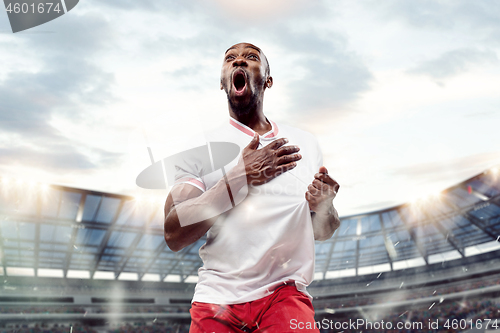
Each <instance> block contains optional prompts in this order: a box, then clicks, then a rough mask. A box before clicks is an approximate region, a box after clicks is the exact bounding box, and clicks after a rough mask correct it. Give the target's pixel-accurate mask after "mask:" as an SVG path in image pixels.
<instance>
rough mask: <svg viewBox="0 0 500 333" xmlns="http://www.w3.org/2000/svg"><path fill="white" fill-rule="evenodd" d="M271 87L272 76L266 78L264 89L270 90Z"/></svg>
mask: <svg viewBox="0 0 500 333" xmlns="http://www.w3.org/2000/svg"><path fill="white" fill-rule="evenodd" d="M272 86H273V78H272V76H268V77H267V79H266V88H271V87H272Z"/></svg>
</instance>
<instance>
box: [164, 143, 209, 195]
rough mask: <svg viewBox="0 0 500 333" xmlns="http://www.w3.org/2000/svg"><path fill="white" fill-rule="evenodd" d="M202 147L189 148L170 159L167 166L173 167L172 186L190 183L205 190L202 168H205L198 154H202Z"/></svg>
mask: <svg viewBox="0 0 500 333" xmlns="http://www.w3.org/2000/svg"><path fill="white" fill-rule="evenodd" d="M203 148H204V147H203V146H201V147H197V148H195V149H190V150H187V151H185V152H183V153H182V154H179V155H177V156H176V157H175V158H173V159H170V161H169V162H170V166H169V168H171V167H173V168H174V171H173V173H174V186H176V185H179V184H190V185H192V186H194V187H197V188H199V189H200V190H201V191H202V192H205V191H206V185H205V181H204V179H203V170H204V169H205V168H206V165H204V163H203V158H202V157H200V155H203V150H204V149H203ZM205 159H206V158H205ZM205 164H206V161H205ZM170 170H172V169H170Z"/></svg>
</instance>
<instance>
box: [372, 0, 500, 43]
mask: <svg viewBox="0 0 500 333" xmlns="http://www.w3.org/2000/svg"><path fill="white" fill-rule="evenodd" d="M367 3H369V4H371V7H372V8H375V9H376V11H377V12H378V13H380V14H381V15H382V17H383V18H384V19H386V20H387V19H394V20H398V21H403V22H405V23H407V24H409V25H411V26H413V27H416V28H418V29H429V30H439V31H443V30H459V31H463V32H464V33H467V34H469V33H471V34H473V35H471V36H472V39H470V40H469V41H477V40H489V41H494V42H496V43H499V42H500V20H499V19H498V17H500V3H499V2H496V1H489V0H476V1H468V0H446V1H432V0H424V1H398V0H391V1H385V2H384V3H383V4H381V3H380V2H379V1H368V2H367Z"/></svg>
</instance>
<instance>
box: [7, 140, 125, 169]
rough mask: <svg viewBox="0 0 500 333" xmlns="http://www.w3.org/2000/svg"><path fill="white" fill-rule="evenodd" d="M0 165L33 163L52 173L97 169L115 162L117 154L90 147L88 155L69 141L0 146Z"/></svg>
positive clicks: (115, 163)
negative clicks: (91, 156)
mask: <svg viewBox="0 0 500 333" xmlns="http://www.w3.org/2000/svg"><path fill="white" fill-rule="evenodd" d="M0 155H1V156H2V159H1V162H0V165H1V166H9V167H12V166H14V167H15V166H16V165H18V166H19V165H22V166H30V165H31V166H36V167H37V168H38V169H42V170H45V171H50V172H54V173H59V172H69V171H74V170H87V171H88V170H99V169H101V168H106V167H111V166H113V165H117V164H119V163H118V161H120V158H121V156H122V155H121V154H117V153H111V152H107V151H104V150H101V149H93V150H92V155H94V158H90V157H89V156H87V155H86V154H84V153H82V152H80V151H79V149H78V147H75V146H73V145H72V144H71V142H69V141H62V140H60V141H58V142H52V143H44V144H42V145H39V146H37V147H29V146H14V147H3V148H2V147H0Z"/></svg>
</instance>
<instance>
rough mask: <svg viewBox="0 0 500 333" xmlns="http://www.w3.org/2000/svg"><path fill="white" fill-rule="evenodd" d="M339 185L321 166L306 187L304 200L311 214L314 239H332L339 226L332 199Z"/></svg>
mask: <svg viewBox="0 0 500 333" xmlns="http://www.w3.org/2000/svg"><path fill="white" fill-rule="evenodd" d="M339 188H340V185H339V184H338V183H337V182H336V181H335V180H334V179H333V178H331V177H330V176H329V175H328V170H327V169H326V168H325V167H324V166H322V167H321V168H319V173H317V174H315V175H314V180H313V181H312V183H311V184H310V185H309V186H308V187H307V192H306V200H307V202H309V208H310V209H311V210H312V211H313V213H312V224H313V231H314V239H315V240H318V241H325V240H327V239H329V238H330V237H332V235H333V233H334V232H335V230H337V228H338V227H339V226H340V219H339V215H338V213H337V210H336V209H335V207H333V199H335V196H336V195H337V192H338V190H339Z"/></svg>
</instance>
